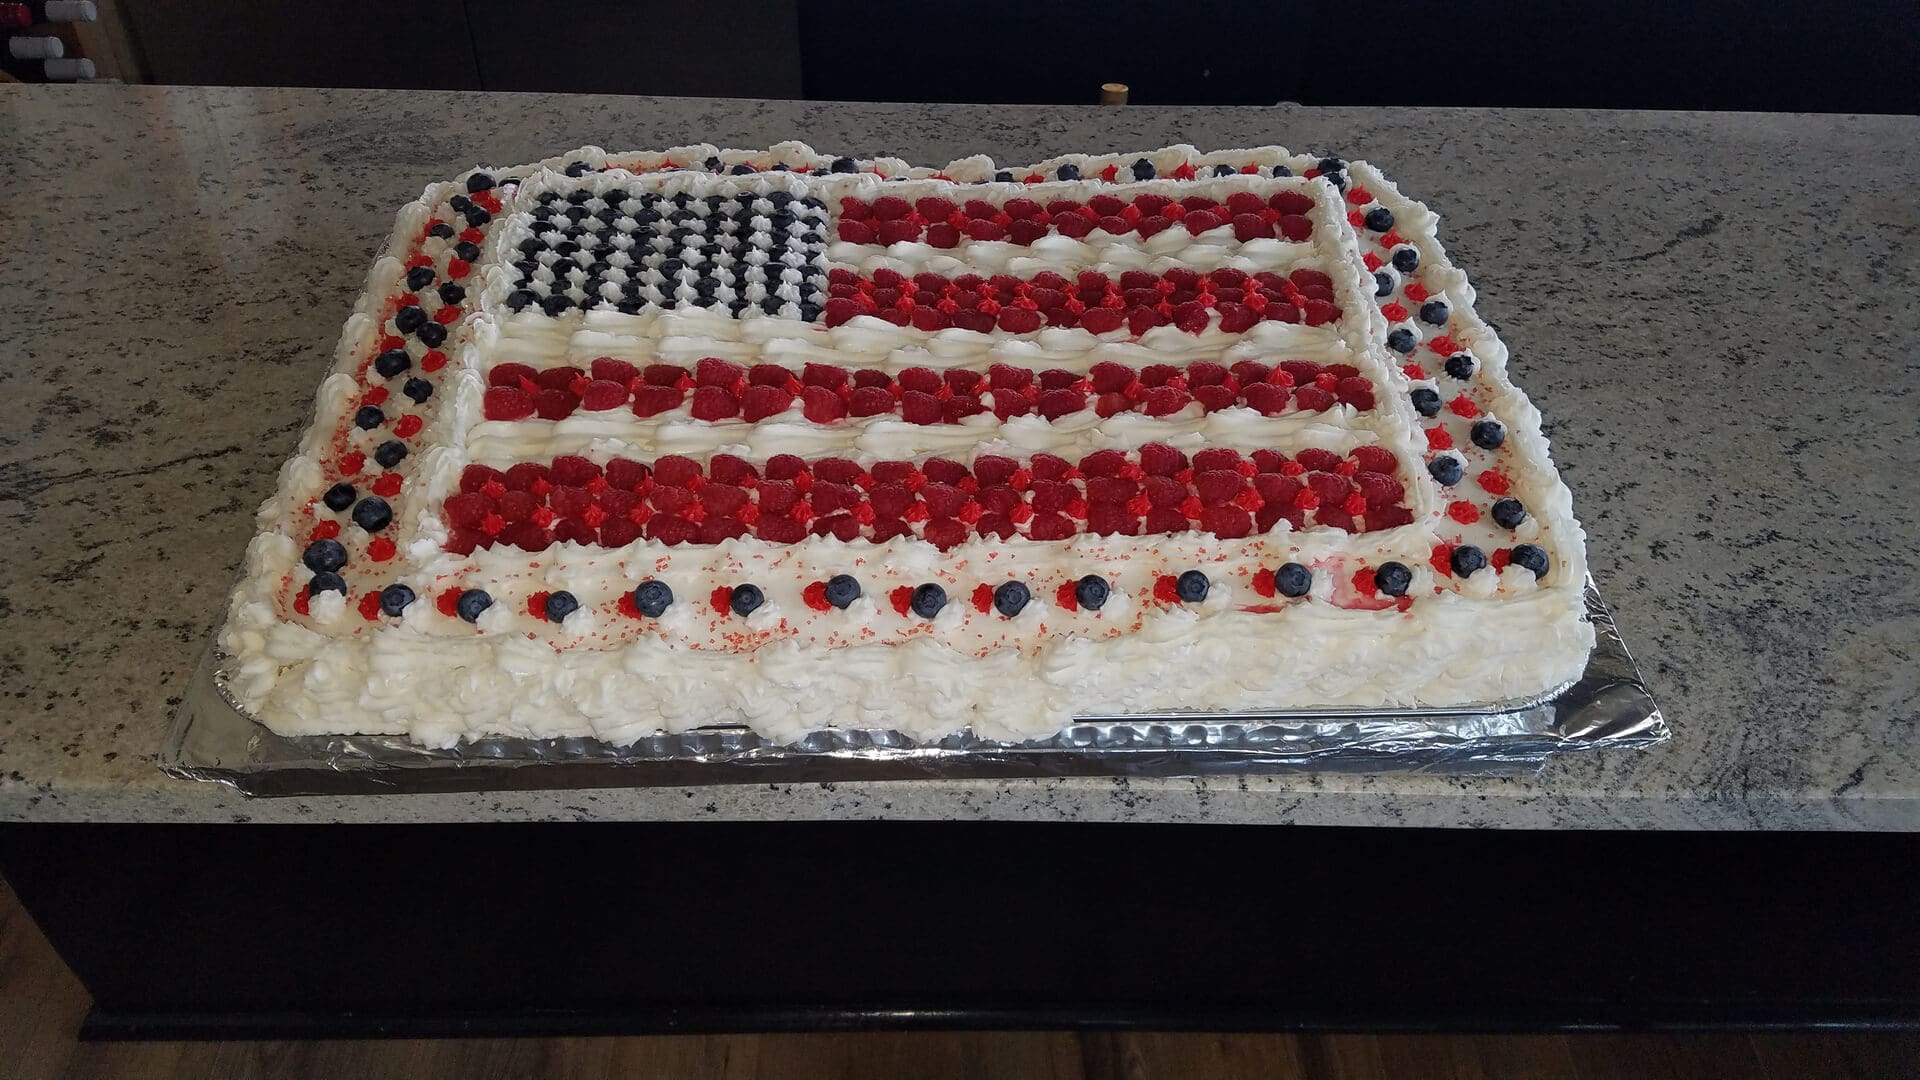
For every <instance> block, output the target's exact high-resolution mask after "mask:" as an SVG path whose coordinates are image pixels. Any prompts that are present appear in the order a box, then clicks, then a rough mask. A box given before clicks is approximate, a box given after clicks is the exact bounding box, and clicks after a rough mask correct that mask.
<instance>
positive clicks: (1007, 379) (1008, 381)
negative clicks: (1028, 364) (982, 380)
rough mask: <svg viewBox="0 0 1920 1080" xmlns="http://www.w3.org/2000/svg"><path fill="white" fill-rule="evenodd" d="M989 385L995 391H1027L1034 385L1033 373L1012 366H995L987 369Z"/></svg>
mask: <svg viewBox="0 0 1920 1080" xmlns="http://www.w3.org/2000/svg"><path fill="white" fill-rule="evenodd" d="M987 383H988V385H990V386H992V387H993V388H994V389H995V390H1021V389H1025V388H1026V387H1028V386H1031V385H1032V384H1033V371H1032V369H1030V368H1017V367H1014V366H1012V365H1011V364H995V365H993V366H992V367H990V368H988V369H987Z"/></svg>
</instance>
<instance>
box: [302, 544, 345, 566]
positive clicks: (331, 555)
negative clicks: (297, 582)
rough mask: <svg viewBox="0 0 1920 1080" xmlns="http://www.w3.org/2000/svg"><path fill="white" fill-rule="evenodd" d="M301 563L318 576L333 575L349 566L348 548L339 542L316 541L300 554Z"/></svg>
mask: <svg viewBox="0 0 1920 1080" xmlns="http://www.w3.org/2000/svg"><path fill="white" fill-rule="evenodd" d="M300 561H301V562H303V563H306V564H307V569H309V570H311V571H313V572H314V573H316V574H327V573H332V572H333V571H335V570H338V569H340V568H341V567H343V566H345V565H347V548H346V545H344V544H342V543H341V542H340V541H338V540H315V541H314V542H313V543H311V544H308V545H307V550H305V551H303V552H301V553H300Z"/></svg>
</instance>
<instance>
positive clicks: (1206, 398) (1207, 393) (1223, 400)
mask: <svg viewBox="0 0 1920 1080" xmlns="http://www.w3.org/2000/svg"><path fill="white" fill-rule="evenodd" d="M1193 398H1194V400H1195V401H1198V402H1199V403H1200V405H1201V406H1202V407H1203V408H1205V409H1206V410H1207V411H1208V412H1219V411H1220V410H1221V409H1227V408H1232V407H1233V406H1234V405H1236V404H1238V403H1239V401H1240V397H1239V395H1238V394H1235V393H1234V392H1233V391H1232V390H1230V389H1228V388H1227V387H1224V386H1202V387H1198V388H1196V389H1195V390H1194V391H1193Z"/></svg>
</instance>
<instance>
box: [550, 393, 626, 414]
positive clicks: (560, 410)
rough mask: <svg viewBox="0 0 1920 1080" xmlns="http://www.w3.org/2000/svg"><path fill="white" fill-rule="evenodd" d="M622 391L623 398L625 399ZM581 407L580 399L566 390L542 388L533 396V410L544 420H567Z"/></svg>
mask: <svg viewBox="0 0 1920 1080" xmlns="http://www.w3.org/2000/svg"><path fill="white" fill-rule="evenodd" d="M625 399H626V397H625V392H624V391H623V392H622V395H621V400H623V401H624V400H625ZM579 407H580V399H579V398H577V397H574V396H573V395H572V394H570V393H568V392H567V391H565V390H542V391H540V392H539V393H538V394H535V395H534V396H533V411H534V413H535V414H537V415H538V416H539V417H540V419H542V420H565V419H566V418H567V417H569V416H572V415H573V410H575V409H577V408H579Z"/></svg>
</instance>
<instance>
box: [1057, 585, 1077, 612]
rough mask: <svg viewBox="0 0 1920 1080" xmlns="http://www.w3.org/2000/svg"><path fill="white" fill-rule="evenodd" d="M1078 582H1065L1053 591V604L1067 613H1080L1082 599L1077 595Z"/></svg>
mask: <svg viewBox="0 0 1920 1080" xmlns="http://www.w3.org/2000/svg"><path fill="white" fill-rule="evenodd" d="M1077 586H1078V582H1073V581H1063V582H1061V583H1060V587H1059V588H1058V589H1055V590H1054V591H1053V602H1054V603H1055V604H1056V605H1058V606H1059V607H1060V608H1061V609H1062V610H1065V611H1079V610H1080V597H1079V596H1078V595H1077V594H1076V593H1075V589H1076V588H1077Z"/></svg>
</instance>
